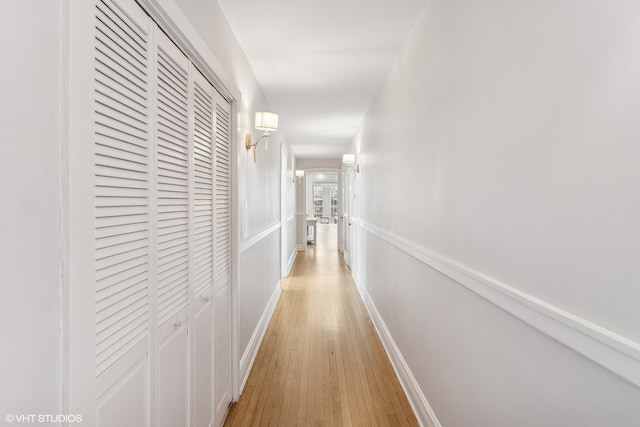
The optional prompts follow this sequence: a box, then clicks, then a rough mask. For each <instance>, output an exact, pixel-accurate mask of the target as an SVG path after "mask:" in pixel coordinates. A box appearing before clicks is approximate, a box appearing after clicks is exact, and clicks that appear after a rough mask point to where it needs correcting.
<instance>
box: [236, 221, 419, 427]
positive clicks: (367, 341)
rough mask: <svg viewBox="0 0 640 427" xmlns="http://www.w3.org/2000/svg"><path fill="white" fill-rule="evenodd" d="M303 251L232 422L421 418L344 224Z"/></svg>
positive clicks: (324, 231)
mask: <svg viewBox="0 0 640 427" xmlns="http://www.w3.org/2000/svg"><path fill="white" fill-rule="evenodd" d="M317 240H318V244H317V246H314V245H310V246H308V250H307V251H306V253H304V252H300V253H299V254H298V258H297V260H296V263H295V265H294V266H293V269H292V271H291V274H290V275H289V277H288V278H286V279H283V282H282V295H281V297H280V301H279V302H278V306H277V307H276V310H275V312H274V315H273V317H272V319H271V323H270V324H269V327H268V329H267V331H266V334H265V337H264V340H263V341H262V345H261V346H260V349H259V351H258V355H257V356H256V360H255V363H254V365H253V368H252V370H251V373H250V374H249V378H248V380H247V384H246V386H245V388H244V391H243V393H242V396H241V397H240V400H239V401H238V402H237V403H236V404H234V405H233V406H232V408H231V410H230V412H229V416H228V418H227V421H226V422H225V424H224V425H225V426H314V427H320V426H366V427H368V426H417V425H418V423H417V421H416V419H415V417H414V415H413V412H412V410H411V407H410V406H409V403H408V401H407V399H406V397H405V395H404V392H403V391H402V388H401V387H400V384H399V382H398V379H397V377H396V375H395V373H394V371H393V368H392V367H391V364H390V362H389V359H388V357H387V355H386V353H385V351H384V348H383V347H382V344H381V342H380V340H379V338H378V336H377V334H376V331H375V329H374V327H373V324H372V323H371V320H370V318H369V315H368V313H367V311H366V308H365V307H364V305H363V303H362V301H361V300H360V297H359V295H358V291H357V289H356V287H355V284H354V283H353V280H352V278H351V275H350V272H349V269H348V268H347V267H346V266H345V265H344V262H342V256H341V255H339V253H338V251H337V249H336V226H335V225H318V239H317Z"/></svg>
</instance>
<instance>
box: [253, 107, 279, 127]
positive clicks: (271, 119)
mask: <svg viewBox="0 0 640 427" xmlns="http://www.w3.org/2000/svg"><path fill="white" fill-rule="evenodd" d="M256 129H258V130H263V131H266V132H269V131H273V130H278V115H277V114H276V113H269V112H268V111H258V112H256Z"/></svg>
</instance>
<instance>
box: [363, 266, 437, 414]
mask: <svg viewBox="0 0 640 427" xmlns="http://www.w3.org/2000/svg"><path fill="white" fill-rule="evenodd" d="M352 273H353V280H354V281H355V282H356V287H357V288H358V292H360V297H361V298H362V301H363V302H364V305H365V307H366V308H367V311H368V312H369V317H370V318H371V321H372V322H373V326H374V327H375V328H376V331H377V332H378V336H379V337H380V341H382V345H383V346H384V349H385V351H386V352H387V356H389V360H390V361H391V365H392V366H393V370H394V371H395V372H396V375H397V376H398V380H399V381H400V385H402V388H403V390H404V392H405V393H406V395H407V399H408V400H409V404H410V405H411V408H413V412H414V414H415V416H416V418H417V420H418V423H419V424H420V425H421V426H426V427H442V425H441V424H440V421H439V420H438V417H436V414H435V412H434V411H433V409H432V408H431V405H430V404H429V402H428V401H427V398H426V397H425V395H424V393H422V389H420V386H419V385H418V381H417V380H416V378H415V377H414V376H413V373H412V372H411V369H409V365H407V362H406V361H405V360H404V357H403V356H402V353H400V349H399V348H398V346H397V345H396V343H395V341H394V340H393V337H392V336H391V332H389V329H388V328H387V325H386V324H385V323H384V320H382V316H381V315H380V312H378V309H377V308H376V305H375V304H374V303H373V301H372V300H371V297H370V296H369V293H368V292H367V290H366V287H365V286H364V283H363V281H362V279H361V277H360V276H359V275H358V273H357V272H356V271H353V270H352Z"/></svg>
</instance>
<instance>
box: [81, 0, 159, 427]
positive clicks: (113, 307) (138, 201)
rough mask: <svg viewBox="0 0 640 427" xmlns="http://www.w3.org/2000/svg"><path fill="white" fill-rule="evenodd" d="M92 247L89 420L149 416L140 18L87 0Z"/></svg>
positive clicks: (144, 30) (136, 421)
mask: <svg viewBox="0 0 640 427" xmlns="http://www.w3.org/2000/svg"><path fill="white" fill-rule="evenodd" d="M95 6H96V7H95V21H94V22H95V32H94V35H95V39H94V42H95V45H94V46H95V50H94V53H95V60H94V83H95V85H94V108H95V110H94V117H95V124H94V129H95V130H94V195H95V199H94V200H95V206H94V214H95V215H94V216H95V218H94V227H95V229H94V236H95V242H94V255H95V365H96V366H95V369H96V384H97V392H98V396H96V399H97V402H96V404H97V412H96V421H97V425H99V426H118V427H123V426H145V425H149V422H150V421H149V420H150V417H149V413H148V408H149V406H150V405H149V396H150V389H149V386H150V378H149V372H150V370H149V348H150V312H151V310H150V292H149V291H150V289H149V287H150V283H151V280H150V275H151V272H150V256H149V249H150V219H149V217H150V215H149V209H150V208H149V205H150V197H149V194H150V177H149V168H150V153H149V151H150V148H149V139H150V137H149V135H150V119H149V112H150V108H151V95H150V92H151V90H150V84H151V83H150V72H149V69H150V65H151V61H152V55H151V49H150V38H151V25H150V20H149V18H148V17H147V16H146V15H144V13H142V11H141V10H140V9H139V8H138V7H137V5H135V3H134V2H133V1H127V0H121V1H118V2H117V3H116V2H114V1H111V0H99V1H96V2H95Z"/></svg>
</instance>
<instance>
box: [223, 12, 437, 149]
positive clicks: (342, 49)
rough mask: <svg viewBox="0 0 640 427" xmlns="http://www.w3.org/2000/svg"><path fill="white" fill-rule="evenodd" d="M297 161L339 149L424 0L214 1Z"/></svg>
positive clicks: (344, 145)
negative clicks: (233, 35) (244, 54)
mask: <svg viewBox="0 0 640 427" xmlns="http://www.w3.org/2000/svg"><path fill="white" fill-rule="evenodd" d="M218 1H219V3H220V5H221V7H222V10H223V11H224V13H225V15H226V16H227V19H228V21H229V23H230V24H231V27H232V29H233V31H234V32H235V35H236V37H237V38H238V40H239V41H240V44H241V45H242V47H243V49H244V51H245V53H246V54H247V57H248V58H249V62H250V63H251V66H252V67H253V70H254V72H255V74H256V77H257V79H258V82H259V83H260V85H261V86H262V89H263V90H264V92H265V95H266V96H267V99H268V100H269V103H270V105H271V108H272V110H273V111H274V112H276V113H278V114H279V115H280V129H281V130H283V131H284V132H285V134H286V137H287V141H289V143H290V144H291V147H292V149H293V152H294V153H295V154H296V156H297V157H299V158H340V157H341V155H342V153H344V152H346V150H347V149H348V146H349V144H350V143H351V141H352V139H353V136H354V135H355V133H356V131H357V129H358V127H359V126H360V122H361V121H362V118H363V116H364V113H365V112H366V110H367V108H368V107H369V104H370V103H371V101H372V100H373V97H374V96H375V94H376V93H377V91H378V89H379V87H380V85H381V84H382V81H383V79H384V76H385V75H386V73H387V71H388V69H389V67H390V65H391V62H392V61H393V59H394V58H395V57H396V55H397V54H398V52H399V50H400V47H401V46H402V44H403V42H404V40H405V39H406V37H407V35H408V33H409V31H410V30H411V28H412V27H413V25H414V23H415V21H416V19H417V16H418V14H419V13H420V11H421V10H422V8H423V7H424V6H425V3H426V1H427V0H320V1H311V0H218Z"/></svg>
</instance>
